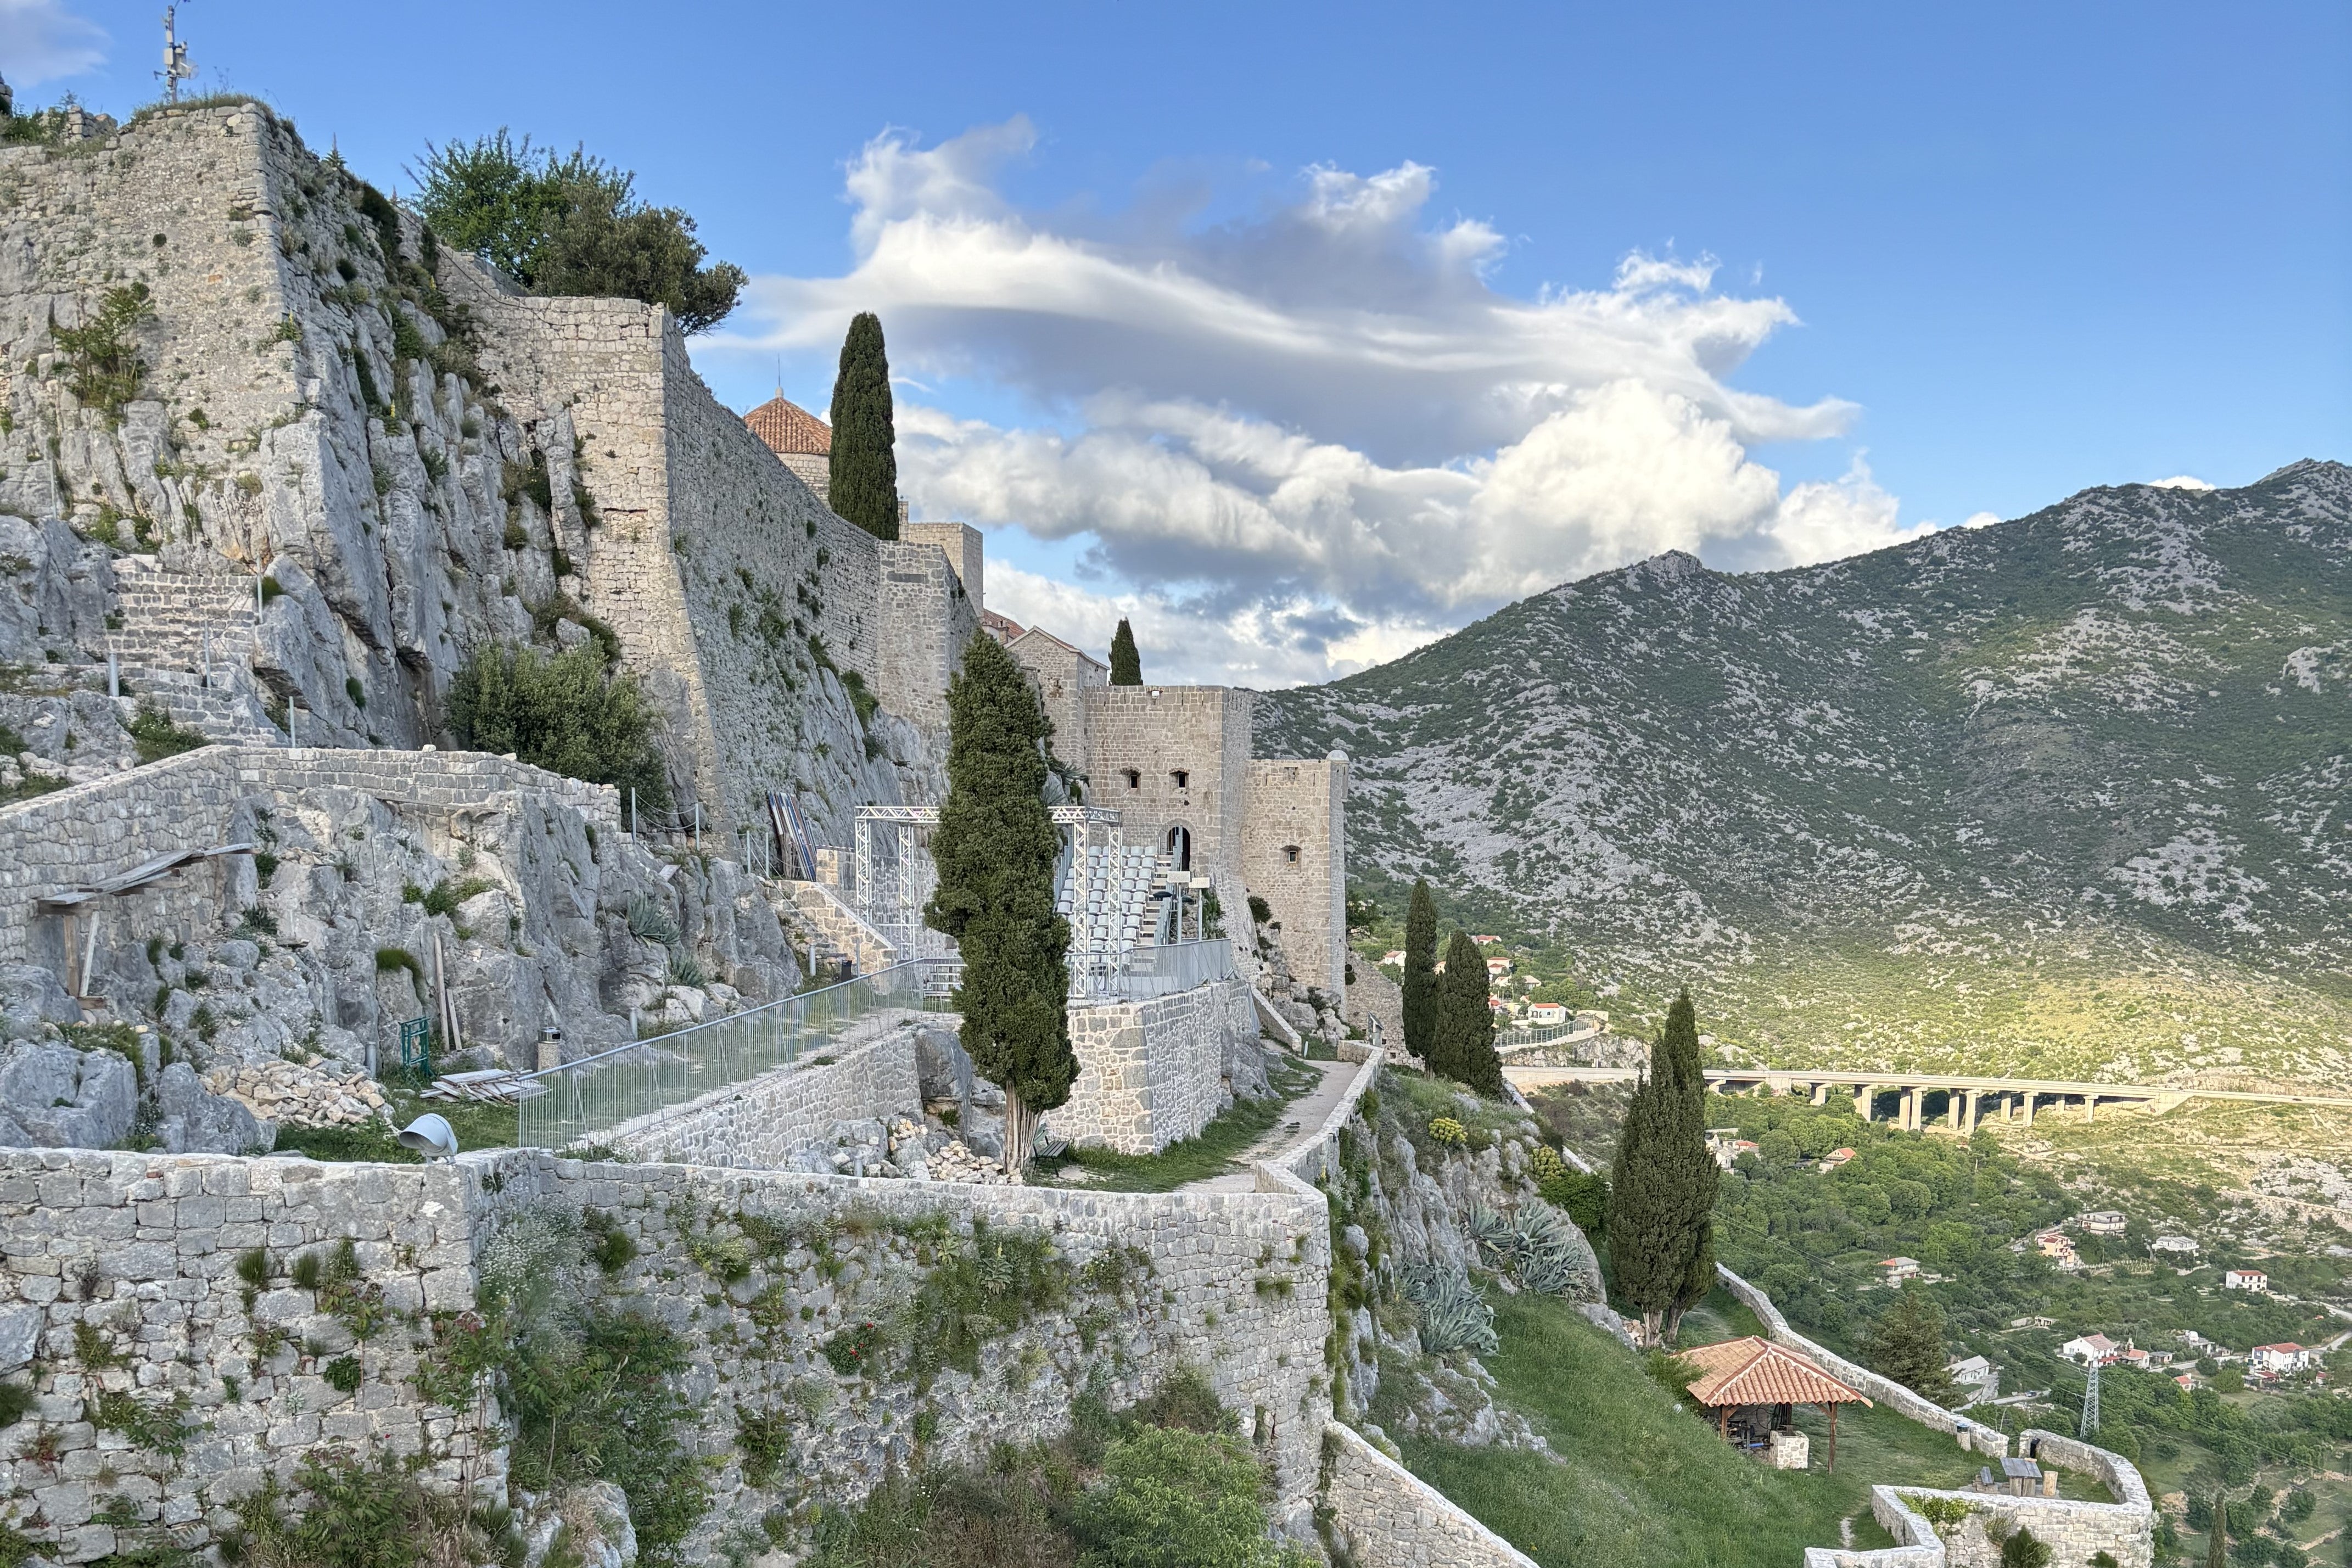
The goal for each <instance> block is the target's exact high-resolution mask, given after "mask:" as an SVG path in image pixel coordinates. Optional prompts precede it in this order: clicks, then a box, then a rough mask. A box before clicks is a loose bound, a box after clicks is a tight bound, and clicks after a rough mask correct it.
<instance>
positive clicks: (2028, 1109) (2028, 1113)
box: [2025, 1089, 2034, 1127]
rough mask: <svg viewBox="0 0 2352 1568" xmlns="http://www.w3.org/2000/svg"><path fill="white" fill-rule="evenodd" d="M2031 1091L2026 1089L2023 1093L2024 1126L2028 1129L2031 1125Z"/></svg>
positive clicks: (2032, 1095)
mask: <svg viewBox="0 0 2352 1568" xmlns="http://www.w3.org/2000/svg"><path fill="white" fill-rule="evenodd" d="M2033 1099H2034V1094H2033V1090H2032V1089H2027V1090H2026V1091H2025V1124H2026V1125H2027V1126H2028V1127H2031V1126H2032V1125H2033Z"/></svg>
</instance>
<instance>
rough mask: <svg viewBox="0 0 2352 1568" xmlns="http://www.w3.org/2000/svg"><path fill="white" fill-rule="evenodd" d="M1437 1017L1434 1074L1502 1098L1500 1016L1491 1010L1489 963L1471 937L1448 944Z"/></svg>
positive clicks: (1465, 935) (1456, 938) (1461, 934)
mask: <svg viewBox="0 0 2352 1568" xmlns="http://www.w3.org/2000/svg"><path fill="white" fill-rule="evenodd" d="M1435 1013H1436V1020H1435V1025H1434V1027H1433V1034H1434V1036H1435V1040H1434V1042H1433V1045H1432V1046H1431V1047H1430V1048H1431V1050H1432V1051H1433V1053H1434V1054H1433V1056H1432V1057H1431V1058H1430V1062H1429V1067H1430V1070H1431V1071H1432V1072H1435V1073H1442V1074H1444V1076H1445V1077H1447V1078H1450V1079H1454V1081H1455V1082H1456V1083H1461V1084H1467V1085H1468V1086H1469V1087H1470V1088H1472V1089H1476V1090H1477V1091H1478V1092H1479V1093H1480V1094H1489V1095H1496V1096H1499V1095H1501V1093H1502V1092H1503V1063H1502V1058H1499V1057H1497V1056H1496V1055H1495V1010H1494V1009H1493V1008H1492V1007H1489V1006H1488V1005H1486V959H1485V958H1484V957H1483V956H1481V955H1480V953H1479V952H1478V944H1477V943H1476V942H1472V941H1471V940H1470V935H1469V933H1468V932H1467V931H1455V932H1454V940H1453V941H1452V942H1448V943H1447V944H1446V947H1445V973H1444V974H1441V975H1439V976H1438V977H1437V1003H1436V1007H1435Z"/></svg>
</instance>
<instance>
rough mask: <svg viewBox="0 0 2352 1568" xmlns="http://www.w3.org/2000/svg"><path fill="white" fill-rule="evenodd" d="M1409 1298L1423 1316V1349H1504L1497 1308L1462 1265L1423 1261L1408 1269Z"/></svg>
mask: <svg viewBox="0 0 2352 1568" xmlns="http://www.w3.org/2000/svg"><path fill="white" fill-rule="evenodd" d="M1403 1283H1404V1294H1405V1300H1409V1301H1411V1302H1412V1304H1413V1307H1414V1310H1416V1311H1417V1312H1418V1313H1419V1314H1420V1317H1421V1348H1422V1349H1423V1350H1424V1351H1427V1352H1430V1353H1431V1354H1433V1355H1443V1354H1444V1353H1445V1352H1447V1351H1471V1352H1475V1353H1477V1354H1479V1355H1492V1354H1494V1353H1495V1352H1496V1351H1497V1350H1499V1349H1501V1348H1502V1342H1501V1341H1499V1340H1497V1339H1496V1337H1495V1309H1494V1308H1492V1307H1489V1306H1488V1305H1486V1298H1485V1297H1484V1296H1481V1295H1480V1294H1479V1293H1478V1288H1477V1287H1476V1286H1475V1285H1473V1284H1471V1283H1470V1277H1469V1275H1467V1274H1465V1273H1464V1272H1463V1271H1462V1270H1460V1269H1458V1268H1440V1267H1437V1266H1435V1265H1433V1264H1423V1265H1419V1266H1417V1267H1414V1268H1408V1269H1406V1270H1405V1271H1404V1280H1403Z"/></svg>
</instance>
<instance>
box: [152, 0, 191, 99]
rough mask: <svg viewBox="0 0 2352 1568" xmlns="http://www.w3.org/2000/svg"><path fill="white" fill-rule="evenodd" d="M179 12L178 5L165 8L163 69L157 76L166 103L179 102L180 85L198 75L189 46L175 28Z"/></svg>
mask: <svg viewBox="0 0 2352 1568" xmlns="http://www.w3.org/2000/svg"><path fill="white" fill-rule="evenodd" d="M179 10H180V8H179V6H177V5H166V6H164V7H163V69H162V70H159V71H157V72H156V73H155V74H156V75H157V76H159V77H162V78H163V101H164V102H166V103H177V102H179V101H180V84H181V83H182V82H184V81H186V80H188V79H190V78H192V77H194V75H195V74H196V68H195V67H194V65H192V64H190V63H189V61H188V46H187V45H185V44H184V43H182V42H181V41H180V34H179V30H178V28H177V26H175V21H176V18H177V16H178V15H179Z"/></svg>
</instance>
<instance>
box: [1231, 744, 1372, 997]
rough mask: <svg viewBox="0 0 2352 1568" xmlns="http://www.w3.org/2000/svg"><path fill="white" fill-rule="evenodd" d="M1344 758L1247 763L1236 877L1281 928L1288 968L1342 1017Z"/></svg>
mask: <svg viewBox="0 0 2352 1568" xmlns="http://www.w3.org/2000/svg"><path fill="white" fill-rule="evenodd" d="M1347 851H1348V760H1347V758H1346V757H1344V756H1342V755H1339V753H1336V752H1335V753H1333V754H1332V755H1331V756H1329V757H1327V758H1325V759H1324V760H1323V761H1321V762H1319V763H1318V762H1303V761H1288V760H1283V761H1265V760H1258V761H1254V762H1252V763H1250V764H1249V794H1248V806H1247V809H1246V812H1245V814H1244V817H1243V820H1242V876H1243V878H1244V879H1245V880H1246V881H1247V882H1248V884H1249V889H1250V891H1251V892H1253V893H1255V894H1257V895H1259V896H1260V897H1261V898H1263V899H1265V901H1266V902H1267V904H1268V905H1270V906H1271V907H1272V909H1273V911H1274V918H1275V921H1276V923H1278V924H1279V925H1280V926H1281V927H1282V948H1283V952H1285V953H1286V955H1287V956H1288V957H1289V959H1290V968H1291V973H1292V974H1293V975H1295V976H1296V977H1297V979H1299V980H1300V981H1303V982H1304V983H1305V984H1308V985H1311V986H1313V987H1315V988H1316V989H1317V990H1318V991H1320V992H1322V993H1323V994H1324V996H1325V998H1326V999H1327V1000H1328V1004H1329V1005H1330V1006H1331V1007H1332V1008H1333V1009H1334V1010H1336V1011H1338V1012H1339V1013H1340V1014H1341V1015H1342V1016H1344V1015H1345V1013H1346V1010H1347V991H1348V888H1347V864H1348V860H1347Z"/></svg>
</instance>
